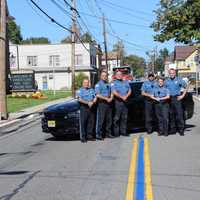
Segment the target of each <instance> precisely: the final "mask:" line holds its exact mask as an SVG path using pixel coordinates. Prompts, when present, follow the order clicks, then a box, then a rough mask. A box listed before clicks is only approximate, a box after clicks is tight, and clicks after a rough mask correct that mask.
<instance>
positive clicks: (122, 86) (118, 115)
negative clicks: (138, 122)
mask: <svg viewBox="0 0 200 200" xmlns="http://www.w3.org/2000/svg"><path fill="white" fill-rule="evenodd" d="M122 78H123V77H122V73H121V72H120V71H117V72H116V80H115V81H114V82H113V83H112V84H111V91H112V93H113V95H114V99H115V115H114V122H113V123H114V134H115V136H116V137H118V136H120V135H124V136H128V133H127V132H126V128H127V118H128V108H127V105H126V101H127V99H128V97H129V96H130V95H131V88H130V85H129V82H128V81H127V80H123V79H122Z"/></svg>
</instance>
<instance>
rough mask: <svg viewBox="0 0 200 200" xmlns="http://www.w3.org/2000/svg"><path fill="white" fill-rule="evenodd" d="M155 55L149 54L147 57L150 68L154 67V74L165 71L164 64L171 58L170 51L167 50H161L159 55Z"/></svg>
mask: <svg viewBox="0 0 200 200" xmlns="http://www.w3.org/2000/svg"><path fill="white" fill-rule="evenodd" d="M154 53H155V55H154V54H151V53H150V52H147V53H146V54H147V56H148V57H149V59H150V62H149V66H150V68H153V66H154V72H155V73H157V72H163V71H164V64H165V60H166V58H167V57H168V56H169V51H168V49H167V48H164V49H160V51H159V53H158V54H157V53H156V52H154Z"/></svg>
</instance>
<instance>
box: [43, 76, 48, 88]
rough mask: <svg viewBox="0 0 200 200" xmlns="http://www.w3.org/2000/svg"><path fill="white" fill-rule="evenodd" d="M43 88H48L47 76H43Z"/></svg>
mask: <svg viewBox="0 0 200 200" xmlns="http://www.w3.org/2000/svg"><path fill="white" fill-rule="evenodd" d="M42 89H43V90H48V82H47V76H43V77H42Z"/></svg>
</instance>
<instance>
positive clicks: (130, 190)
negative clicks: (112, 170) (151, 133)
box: [125, 138, 153, 200]
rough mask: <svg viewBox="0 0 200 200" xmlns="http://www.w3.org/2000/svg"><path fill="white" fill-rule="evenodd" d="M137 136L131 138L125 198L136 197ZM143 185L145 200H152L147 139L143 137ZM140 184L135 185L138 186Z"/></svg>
mask: <svg viewBox="0 0 200 200" xmlns="http://www.w3.org/2000/svg"><path fill="white" fill-rule="evenodd" d="M138 146H139V145H138V138H135V139H134V140H133V148H132V156H131V162H130V168H129V176H128V185H127V191H126V198H125V200H135V199H137V197H136V195H135V188H136V183H137V182H136V178H138V177H136V173H137V169H136V166H137V162H138ZM143 159H144V177H145V178H144V179H145V180H144V183H143V184H144V187H145V197H144V199H145V200H153V190H152V182H151V164H150V157H149V141H148V138H144V155H143ZM139 186H140V184H138V185H137V187H139Z"/></svg>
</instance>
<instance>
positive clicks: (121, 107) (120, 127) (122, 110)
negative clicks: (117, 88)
mask: <svg viewBox="0 0 200 200" xmlns="http://www.w3.org/2000/svg"><path fill="white" fill-rule="evenodd" d="M127 118H128V108H127V105H126V103H125V102H124V101H122V100H118V99H115V116H114V121H113V124H114V134H115V136H116V137H117V136H119V135H126V134H127V133H126V129H127Z"/></svg>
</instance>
